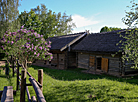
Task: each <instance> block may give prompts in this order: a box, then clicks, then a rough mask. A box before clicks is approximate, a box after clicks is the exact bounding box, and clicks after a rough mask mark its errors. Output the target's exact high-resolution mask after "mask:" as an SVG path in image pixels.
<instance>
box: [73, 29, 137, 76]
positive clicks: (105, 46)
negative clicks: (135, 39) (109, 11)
mask: <svg viewBox="0 0 138 102" xmlns="http://www.w3.org/2000/svg"><path fill="white" fill-rule="evenodd" d="M118 33H121V34H123V35H124V34H125V33H126V31H125V30H120V31H112V32H104V33H92V34H88V35H87V36H86V37H85V38H84V39H82V40H81V41H80V42H79V43H78V44H76V45H75V46H74V47H73V49H72V50H73V51H75V52H77V67H78V68H85V69H89V70H91V71H94V72H96V71H98V72H99V71H101V72H105V73H108V74H111V75H116V76H120V75H127V74H130V73H136V72H138V70H136V69H132V68H130V67H128V66H125V67H124V65H127V63H122V60H121V57H122V52H119V50H120V47H121V46H122V45H121V44H119V45H117V43H119V41H120V40H122V41H125V39H124V38H122V37H120V34H118ZM116 52H118V53H117V54H116Z"/></svg>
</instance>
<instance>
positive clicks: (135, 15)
mask: <svg viewBox="0 0 138 102" xmlns="http://www.w3.org/2000/svg"><path fill="white" fill-rule="evenodd" d="M130 3H131V4H132V6H131V7H129V8H130V11H128V12H126V16H125V17H124V18H123V19H122V20H123V22H124V23H125V24H126V25H127V26H128V29H127V30H126V34H125V36H123V35H122V37H123V38H125V39H126V41H125V42H122V45H123V47H122V51H123V52H124V54H123V56H122V59H123V61H124V62H129V63H131V64H133V65H132V68H138V29H137V24H138V4H137V3H135V2H134V0H133V1H131V2H130Z"/></svg>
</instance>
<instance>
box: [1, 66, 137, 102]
mask: <svg viewBox="0 0 138 102" xmlns="http://www.w3.org/2000/svg"><path fill="white" fill-rule="evenodd" d="M38 69H43V70H44V79H43V94H44V96H45V99H46V101H47V102H120V101H121V102H122V101H123V102H126V101H131V102H133V101H134V102H136V101H138V79H137V78H138V77H137V76H136V77H131V78H116V77H113V76H107V75H92V74H86V73H82V72H81V70H82V69H75V70H72V69H70V70H57V69H49V68H43V67H36V66H32V67H30V68H28V71H29V72H30V73H31V75H32V76H33V77H34V78H36V79H37V77H38V76H37V70H38ZM11 74H12V73H11V72H10V75H9V76H5V75H4V71H3V70H0V90H3V87H4V86H8V85H10V86H13V88H14V90H16V75H15V77H12V75H11ZM27 81H28V79H27ZM28 83H29V81H28ZM29 90H30V94H31V96H33V95H35V93H34V91H33V87H32V86H29ZM19 100H20V91H18V92H17V94H16V95H15V96H14V102H19ZM26 101H27V96H26Z"/></svg>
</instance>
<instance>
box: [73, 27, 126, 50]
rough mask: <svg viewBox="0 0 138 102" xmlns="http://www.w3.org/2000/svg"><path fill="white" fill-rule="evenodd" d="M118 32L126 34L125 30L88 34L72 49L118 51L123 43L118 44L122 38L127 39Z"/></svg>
mask: <svg viewBox="0 0 138 102" xmlns="http://www.w3.org/2000/svg"><path fill="white" fill-rule="evenodd" d="M118 32H120V33H121V34H125V30H119V31H112V32H104V33H94V34H88V35H87V36H86V37H85V38H84V39H82V40H81V41H80V42H79V43H78V44H77V45H75V46H74V47H73V48H72V50H75V51H88V52H89V51H92V52H117V51H119V47H121V44H119V45H118V46H117V45H116V44H117V43H118V42H119V41H120V40H122V41H124V40H125V39H123V38H122V37H120V34H118Z"/></svg>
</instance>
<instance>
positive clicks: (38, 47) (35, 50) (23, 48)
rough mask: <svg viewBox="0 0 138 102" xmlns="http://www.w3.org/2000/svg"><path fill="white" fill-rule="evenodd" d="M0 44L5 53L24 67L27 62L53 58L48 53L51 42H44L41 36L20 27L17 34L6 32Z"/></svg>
mask: <svg viewBox="0 0 138 102" xmlns="http://www.w3.org/2000/svg"><path fill="white" fill-rule="evenodd" d="M1 43H2V46H1V47H2V49H3V50H4V51H5V53H6V54H7V55H8V56H9V55H13V56H15V57H16V58H19V60H20V61H21V63H22V65H24V67H27V66H26V65H27V61H33V60H34V59H44V60H51V59H52V58H53V57H52V54H51V53H49V52H48V51H49V48H50V47H51V46H50V44H51V42H50V41H46V40H45V39H44V38H43V35H40V34H37V33H36V32H34V30H26V29H23V27H22V29H20V30H18V31H17V32H10V30H9V31H6V33H5V34H4V36H3V38H2V39H1Z"/></svg>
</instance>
